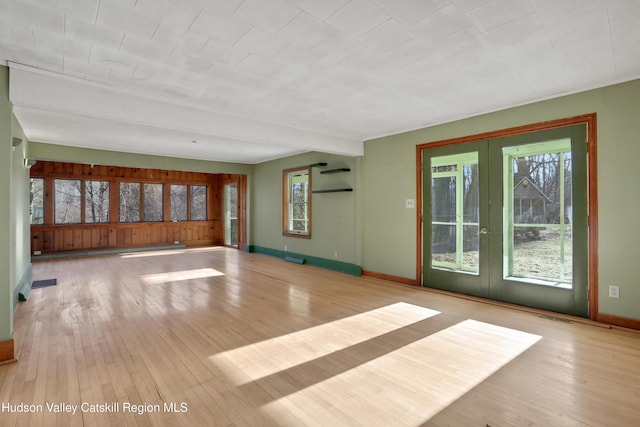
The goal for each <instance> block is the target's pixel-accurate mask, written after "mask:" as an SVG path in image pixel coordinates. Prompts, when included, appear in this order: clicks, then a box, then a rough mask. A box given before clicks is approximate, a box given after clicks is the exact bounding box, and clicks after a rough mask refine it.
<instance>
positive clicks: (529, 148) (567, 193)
mask: <svg viewBox="0 0 640 427" xmlns="http://www.w3.org/2000/svg"><path fill="white" fill-rule="evenodd" d="M503 156H504V164H505V174H504V192H505V194H508V195H509V197H507V198H506V205H505V218H504V220H505V231H507V233H505V241H504V242H505V244H504V251H505V260H506V262H505V265H504V267H505V268H504V278H505V279H515V280H521V281H526V282H527V283H533V284H540V285H546V286H556V287H561V288H566V289H571V288H572V281H573V280H572V279H573V277H572V276H573V275H572V265H573V262H572V261H573V259H572V247H573V245H572V235H571V221H572V219H571V217H572V209H571V207H572V201H571V152H570V141H569V140H566V141H562V140H559V141H550V142H549V143H536V144H530V145H524V146H518V147H517V148H514V147H507V148H505V149H504V150H503Z"/></svg>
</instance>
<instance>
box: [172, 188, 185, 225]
mask: <svg viewBox="0 0 640 427" xmlns="http://www.w3.org/2000/svg"><path fill="white" fill-rule="evenodd" d="M188 202H189V199H188V198H187V186H186V185H178V184H171V221H186V220H187V209H188V206H187V204H188Z"/></svg>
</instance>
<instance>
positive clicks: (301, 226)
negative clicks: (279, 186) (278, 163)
mask: <svg viewBox="0 0 640 427" xmlns="http://www.w3.org/2000/svg"><path fill="white" fill-rule="evenodd" d="M283 175H284V176H283V231H282V233H283V234H285V235H291V236H297V237H308V238H309V237H311V168H309V167H304V168H297V169H287V170H285V171H284V173H283Z"/></svg>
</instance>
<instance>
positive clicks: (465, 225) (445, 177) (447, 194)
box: [431, 152, 480, 273]
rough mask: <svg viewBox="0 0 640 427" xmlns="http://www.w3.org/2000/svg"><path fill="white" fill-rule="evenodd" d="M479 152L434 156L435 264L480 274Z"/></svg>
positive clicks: (433, 262) (432, 194)
mask: <svg viewBox="0 0 640 427" xmlns="http://www.w3.org/2000/svg"><path fill="white" fill-rule="evenodd" d="M479 194H480V192H479V181H478V154H477V153H475V152H474V153H464V154H459V155H454V156H442V157H436V158H433V159H431V265H432V266H433V267H437V268H446V269H451V270H456V271H467V272H472V273H478V265H479V262H478V251H479V244H480V241H479V234H478V232H479Z"/></svg>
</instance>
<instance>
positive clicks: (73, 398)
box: [0, 248, 640, 427]
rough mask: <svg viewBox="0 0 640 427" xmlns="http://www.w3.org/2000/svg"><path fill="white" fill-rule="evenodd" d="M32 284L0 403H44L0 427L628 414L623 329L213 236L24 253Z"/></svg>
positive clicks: (488, 421) (636, 355)
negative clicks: (178, 246)
mask: <svg viewBox="0 0 640 427" xmlns="http://www.w3.org/2000/svg"><path fill="white" fill-rule="evenodd" d="M47 278H57V279H58V285H57V286H53V287H49V288H43V289H35V290H33V291H32V293H31V296H30V298H29V301H27V302H25V303H20V305H19V308H18V310H17V313H16V318H15V334H14V338H15V340H16V347H17V348H16V351H17V357H18V359H19V361H18V363H17V364H12V365H6V366H0V404H2V405H5V406H6V405H7V404H8V403H11V404H12V405H18V404H21V403H22V404H29V405H36V409H37V405H42V411H39V412H35V413H29V414H26V413H15V412H11V411H10V410H5V411H4V412H0V425H1V426H13V425H25V426H26V425H58V426H68V425H71V426H74V425H76V426H79V425H87V426H89V425H96V426H98V425H99V426H103V425H118V426H120V425H131V426H135V425H153V426H180V425H184V426H192V425H194V426H195V425H208V426H280V425H288V426H301V425H317V426H332V427H333V426H359V425H361V426H420V425H425V426H432V425H433V426H480V427H486V426H491V427H499V426H534V425H535V426H637V425H639V424H638V422H639V420H640V334H638V333H636V332H634V331H627V330H621V329H607V328H603V327H598V326H592V325H587V324H581V323H575V322H574V323H569V322H565V321H557V320H550V319H547V318H543V317H540V316H537V315H535V314H532V313H526V312H520V311H515V310H511V309H506V308H502V307H497V306H493V305H489V304H484V303H481V302H474V301H469V300H464V299H460V298H454V297H450V296H446V295H441V294H438V293H433V292H429V291H425V290H420V289H416V288H411V287H408V286H402V285H397V284H392V283H388V282H384V281H381V280H377V279H372V278H357V277H351V276H347V275H343V274H339V273H334V272H330V271H325V270H321V269H317V268H313V267H309V266H304V265H302V266H301V265H296V264H292V263H286V262H284V261H281V260H278V259H275V258H271V257H266V256H262V255H256V254H247V253H244V252H240V251H236V250H233V249H225V248H201V249H187V250H177V251H165V252H150V253H138V254H131V255H113V256H102V257H94V258H77V259H62V260H51V261H41V262H37V263H34V279H47ZM60 402H62V403H66V404H71V405H81V404H83V403H84V404H85V408H84V409H85V412H82V413H81V408H78V412H77V413H76V414H75V415H72V414H68V413H66V414H60V413H55V412H49V409H48V408H47V406H46V405H47V403H49V404H52V403H60ZM111 402H117V403H118V407H117V408H115V407H114V406H111V407H109V406H105V405H106V404H109V403H111ZM165 402H174V403H175V404H176V406H175V408H177V409H185V410H186V412H166V411H165V410H164V403H165ZM125 404H134V405H140V404H146V405H148V406H146V407H145V408H147V409H152V410H154V411H156V410H157V412H147V413H144V414H138V413H136V412H129V411H132V410H133V411H134V410H136V409H138V408H134V407H126V408H125ZM87 405H102V406H103V407H102V408H100V407H95V406H87ZM155 405H157V406H155ZM14 408H15V406H14ZM90 409H103V410H107V409H110V410H112V411H113V412H102V413H94V412H87V410H90ZM115 409H117V411H116V410H115ZM140 409H143V408H140ZM141 412H142V411H141Z"/></svg>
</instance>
